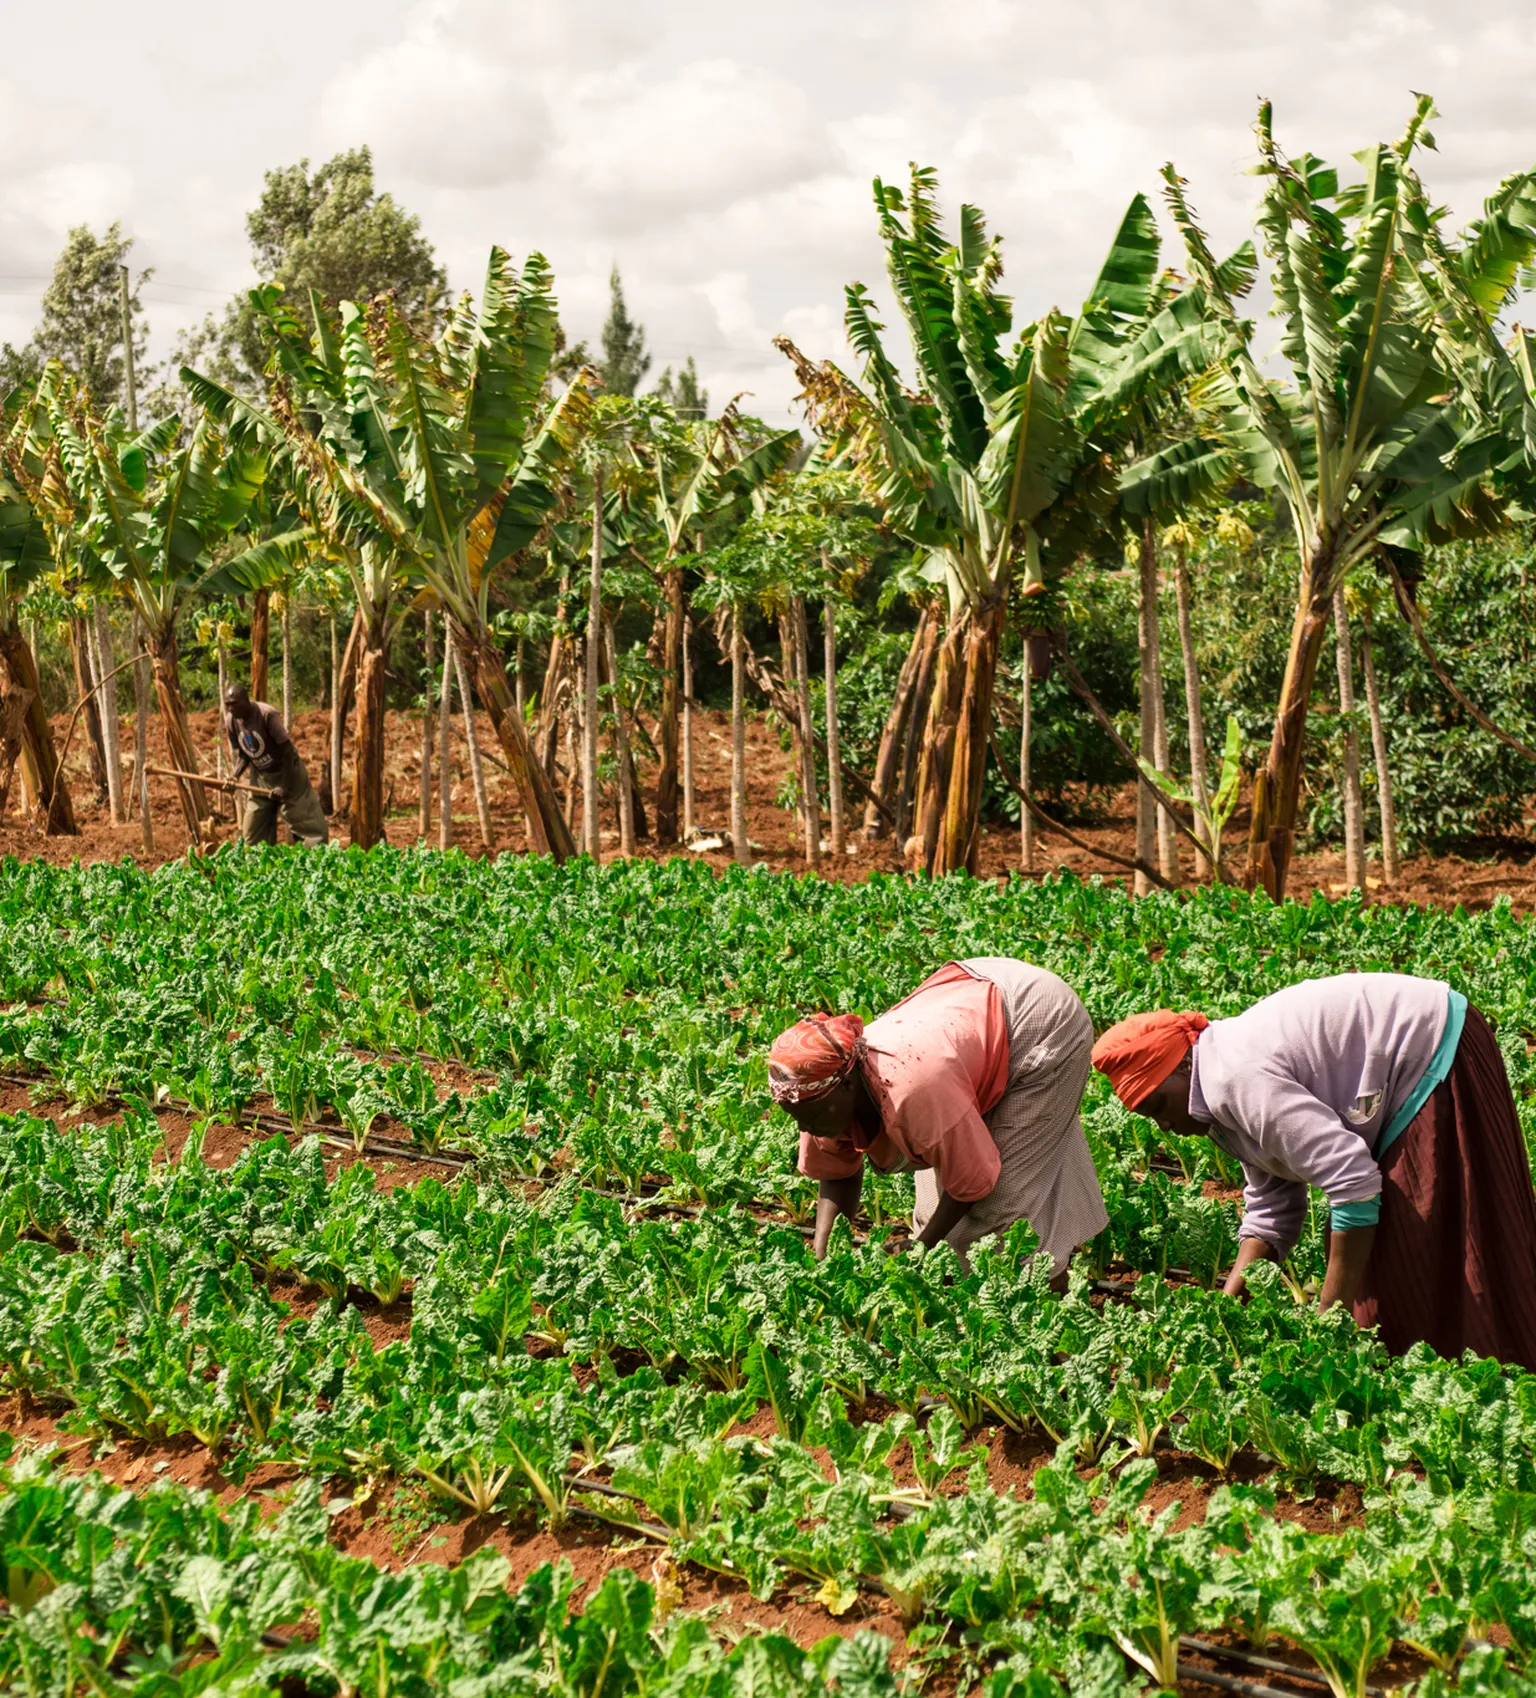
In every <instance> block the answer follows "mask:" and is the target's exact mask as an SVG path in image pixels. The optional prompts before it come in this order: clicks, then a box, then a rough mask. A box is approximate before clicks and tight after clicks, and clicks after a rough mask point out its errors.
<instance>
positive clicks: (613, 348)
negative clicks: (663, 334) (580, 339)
mask: <svg viewBox="0 0 1536 1698" xmlns="http://www.w3.org/2000/svg"><path fill="white" fill-rule="evenodd" d="M597 369H598V370H599V371H600V372H601V373H602V377H603V386H604V388H606V389H607V391H608V393H609V394H610V395H633V394H634V393H635V391H636V390H637V389H638V388H639V387H640V380H641V378H643V377H644V376H645V374H646V373H647V372H648V371H649V370H650V369H651V356H650V355H649V354H648V353H646V351H645V326H644V325H643V324H636V323H635V321H634V320H633V319H632V318H631V317H630V316H629V308H628V307H626V306H625V304H624V285H623V283H622V282H621V281H620V278H619V268H618V266H617V265H615V266H614V268H613V270H612V271H611V272H609V274H608V322H607V323H606V324H605V325H604V326H603V357H602V359H601V360H599V361H598V367H597Z"/></svg>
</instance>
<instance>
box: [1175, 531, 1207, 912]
mask: <svg viewBox="0 0 1536 1698" xmlns="http://www.w3.org/2000/svg"><path fill="white" fill-rule="evenodd" d="M1173 588H1174V601H1175V605H1176V607H1177V611H1178V625H1179V655H1180V658H1181V659H1182V660H1183V662H1184V713H1185V722H1186V725H1187V728H1188V732H1189V788H1190V794H1191V795H1192V796H1193V797H1194V799H1195V830H1196V831H1197V832H1198V833H1199V835H1200V839H1201V841H1202V842H1209V838H1210V831H1209V829H1208V825H1207V821H1208V820H1209V817H1210V806H1211V799H1210V789H1209V786H1208V785H1207V783H1206V776H1205V775H1206V770H1207V768H1206V748H1205V710H1204V708H1203V707H1202V705H1201V701H1200V662H1199V659H1198V658H1197V656H1196V654H1195V627H1194V617H1193V601H1194V597H1193V593H1192V588H1191V585H1190V579H1189V556H1188V554H1187V552H1186V550H1185V548H1184V546H1183V545H1182V544H1181V545H1180V547H1179V557H1178V565H1177V567H1176V569H1175V571H1174V578H1173ZM1195 876H1196V877H1197V878H1209V877H1210V876H1211V857H1210V856H1209V855H1198V856H1196V858H1195Z"/></svg>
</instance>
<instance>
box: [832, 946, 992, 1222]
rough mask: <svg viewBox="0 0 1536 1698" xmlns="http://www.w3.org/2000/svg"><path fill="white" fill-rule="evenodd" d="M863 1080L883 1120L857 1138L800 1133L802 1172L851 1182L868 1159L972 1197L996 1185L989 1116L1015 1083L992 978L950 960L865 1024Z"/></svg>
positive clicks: (885, 1169)
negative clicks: (914, 1171)
mask: <svg viewBox="0 0 1536 1698" xmlns="http://www.w3.org/2000/svg"><path fill="white" fill-rule="evenodd" d="M864 1036H865V1039H866V1041H867V1043H868V1046H869V1053H868V1056H867V1058H866V1060H865V1063H864V1077H865V1079H866V1080H867V1081H868V1084H869V1089H870V1094H871V1095H872V1096H873V1097H874V1099H875V1101H876V1103H877V1104H878V1105H879V1107H880V1117H881V1125H880V1126H879V1127H869V1128H861V1129H860V1130H861V1131H863V1132H865V1133H866V1134H867V1136H866V1137H865V1138H863V1139H861V1140H860V1142H863V1143H865V1144H866V1145H867V1147H866V1148H864V1149H861V1148H860V1147H859V1143H856V1142H855V1141H854V1139H853V1138H852V1137H847V1138H813V1137H812V1136H811V1135H810V1134H809V1133H808V1132H802V1133H801V1134H800V1171H801V1172H802V1173H803V1174H805V1175H807V1177H809V1178H811V1179H851V1178H853V1176H854V1175H855V1174H858V1173H861V1172H862V1171H863V1169H864V1158H865V1156H866V1155H868V1157H869V1159H870V1161H871V1162H873V1163H874V1165H875V1166H876V1167H877V1168H879V1169H880V1170H881V1171H882V1172H883V1173H890V1172H892V1171H894V1170H895V1169H898V1168H925V1167H926V1168H932V1169H933V1173H934V1177H935V1178H936V1179H937V1181H938V1183H939V1188H940V1189H941V1190H942V1191H944V1192H945V1193H946V1194H947V1195H949V1196H951V1197H953V1198H954V1199H955V1200H956V1202H961V1203H974V1202H976V1201H978V1200H979V1199H980V1198H982V1197H985V1196H987V1195H989V1194H990V1192H991V1190H992V1188H993V1186H995V1185H996V1184H997V1175H998V1170H999V1165H1000V1164H999V1160H998V1154H997V1145H996V1143H995V1142H994V1141H993V1138H992V1134H991V1133H990V1132H989V1131H988V1130H987V1126H986V1122H985V1120H984V1119H983V1118H982V1117H983V1115H985V1114H987V1113H989V1112H990V1111H991V1110H992V1109H993V1108H995V1107H996V1106H997V1104H998V1102H999V1101H1000V1099H1001V1098H1002V1095H1003V1093H1004V1091H1005V1090H1006V1089H1007V1088H1008V1023H1007V1019H1006V1017H1005V1015H1004V1013H1003V1003H1002V998H1001V997H1000V996H999V995H998V990H997V986H996V985H994V984H993V983H992V981H991V980H990V979H984V978H982V977H981V975H980V974H978V973H974V972H972V971H971V969H970V968H969V967H967V966H965V965H964V964H963V963H962V962H959V961H951V962H949V963H948V964H947V965H945V966H943V967H941V968H940V969H939V970H938V972H936V973H934V974H933V975H932V976H931V977H929V978H927V979H925V980H924V981H923V982H922V984H920V985H919V986H918V987H917V989H916V990H915V991H913V992H912V994H911V995H910V996H909V997H907V998H906V999H905V1000H904V1001H902V1002H898V1003H897V1004H896V1006H895V1007H894V1008H892V1009H890V1010H889V1011H888V1012H886V1013H884V1014H882V1015H880V1016H879V1017H878V1018H877V1019H874V1020H871V1021H870V1023H869V1024H868V1025H867V1026H866V1027H865V1028H864Z"/></svg>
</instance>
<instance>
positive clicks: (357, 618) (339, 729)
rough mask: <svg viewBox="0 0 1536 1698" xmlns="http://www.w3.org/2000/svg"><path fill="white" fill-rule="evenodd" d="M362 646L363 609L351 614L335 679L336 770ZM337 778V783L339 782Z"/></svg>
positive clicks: (343, 744) (355, 684)
mask: <svg viewBox="0 0 1536 1698" xmlns="http://www.w3.org/2000/svg"><path fill="white" fill-rule="evenodd" d="M362 648H363V610H362V609H361V608H358V610H357V612H356V613H354V614H353V615H352V629H351V630H350V631H349V632H348V633H347V646H346V648H345V649H344V650H343V651H342V656H341V673H340V675H339V677H338V678H337V681H336V690H335V697H336V700H335V705H334V706H333V708H332V729H331V740H332V742H333V744H334V746H335V750H336V770H337V772H338V773H340V771H341V751H342V749H343V748H344V747H345V746H346V739H347V719H348V717H349V716H350V714H351V712H352V704H353V703H354V702H355V701H356V700H357V672H358V659H359V656H360V655H361V653H362ZM339 782H340V781H339V779H338V784H339Z"/></svg>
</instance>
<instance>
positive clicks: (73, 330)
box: [0, 219, 153, 408]
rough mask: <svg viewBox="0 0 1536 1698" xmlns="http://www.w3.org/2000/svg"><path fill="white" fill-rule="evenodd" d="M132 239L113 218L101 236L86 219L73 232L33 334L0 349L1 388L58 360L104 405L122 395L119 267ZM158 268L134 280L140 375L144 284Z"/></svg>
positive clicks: (131, 300) (133, 310)
mask: <svg viewBox="0 0 1536 1698" xmlns="http://www.w3.org/2000/svg"><path fill="white" fill-rule="evenodd" d="M132 247H133V238H132V237H131V236H124V234H123V230H122V226H121V224H119V223H118V222H117V221H116V220H115V219H114V220H113V222H112V223H111V224H109V225H108V226H107V228H106V230H105V231H103V233H102V234H101V235H100V236H97V235H96V234H95V233H94V232H93V231H92V230H91V228H90V226H89V225H88V224H77V225H75V226H74V228H73V229H72V230H71V231H70V232H69V235H68V237H67V239H66V240H65V243H64V246H63V248H62V250H61V251H60V253H59V257H58V259H57V260H56V261H55V262H54V267H53V277H52V278H51V280H50V281H49V284H48V287H47V289H46V290H45V291H44V292H43V303H42V304H43V310H42V316H41V318H39V320H38V323H37V329H36V330H34V331H33V333H32V339H31V341H30V342H28V343H26V344H25V345H24V346H23V347H21V348H14V347H12V346H11V345H10V343H7V344H6V345H5V348H4V350H3V352H0V394H3V393H4V392H5V391H7V390H9V389H10V388H12V387H13V386H14V385H15V384H17V383H18V382H21V381H23V380H25V379H31V378H35V377H36V376H37V375H38V373H39V372H40V371H41V370H42V368H43V366H44V365H45V364H46V363H47V362H48V361H49V360H58V361H59V363H60V364H61V365H63V366H64V367H65V368H66V369H67V370H68V371H69V372H71V373H72V374H73V375H74V376H75V377H77V378H78V379H79V380H80V381H81V382H82V383H83V384H84V385H85V386H86V387H87V388H88V389H89V390H90V392H91V395H92V396H93V398H94V399H95V401H96V403H97V404H98V405H99V406H101V407H104V408H105V407H111V406H114V405H116V404H117V403H118V402H120V401H121V400H122V398H123V319H122V282H121V267H122V266H124V265H126V264H127V261H128V254H129V250H130V249H131V248H132ZM152 275H153V273H152V272H150V271H142V272H140V273H139V275H138V278H137V279H136V280H134V281H133V282H132V284H131V286H130V289H129V294H128V304H129V313H130V316H131V318H132V322H133V353H134V362H135V366H136V368H137V371H138V374H139V377H140V380H141V381H142V380H143V378H144V377H145V376H147V375H148V374H147V366H146V334H147V329H146V323H145V317H144V308H143V305H142V303H141V301H140V298H139V297H140V291H141V290H142V288H143V285H144V284H145V282H146V281H147V280H148V279H149V278H150V277H151V276H152Z"/></svg>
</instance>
